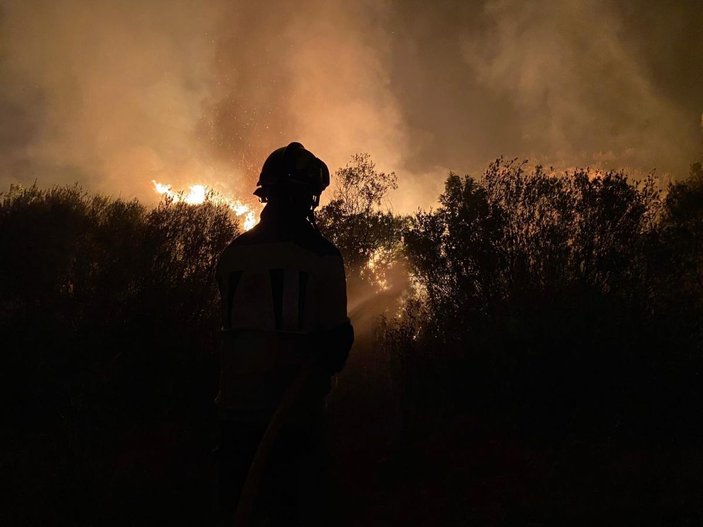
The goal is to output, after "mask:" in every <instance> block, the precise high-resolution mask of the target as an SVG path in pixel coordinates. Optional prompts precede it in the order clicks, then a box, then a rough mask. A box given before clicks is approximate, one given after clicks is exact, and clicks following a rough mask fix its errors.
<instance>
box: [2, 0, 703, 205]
mask: <svg viewBox="0 0 703 527" xmlns="http://www.w3.org/2000/svg"><path fill="white" fill-rule="evenodd" d="M702 24H703V11H702V10H700V9H699V7H698V5H697V3H696V2H690V3H676V4H671V3H667V2H663V1H662V2H655V1H647V2H638V3H637V4H636V5H635V4H633V3H631V2H624V1H605V0H594V1H591V2H577V1H575V0H568V1H564V2H522V1H517V0H487V1H484V2H463V1H459V0H444V1H441V2H433V3H427V2H420V1H417V0H405V1H403V2H400V1H395V2H391V1H384V2H371V1H370V0H368V1H361V2H343V1H341V0H330V1H323V0H302V1H300V2H295V3H292V2H285V1H282V0H277V1H261V2H244V1H237V2H227V1H224V0H215V1H210V2H201V1H194V0H152V1H149V2H136V1H130V0H104V1H101V2H89V1H87V0H58V1H53V2H50V1H30V0H10V1H5V2H4V3H3V4H2V8H1V11H0V78H1V79H2V82H1V83H0V189H1V190H6V189H7V188H8V186H9V184H11V183H22V184H25V185H26V184H31V183H32V182H33V181H35V180H36V181H37V182H38V183H39V184H40V185H43V186H46V185H51V184H54V183H67V182H73V181H78V182H80V183H81V184H83V185H84V186H86V187H87V188H89V189H90V190H98V191H103V192H109V193H111V194H116V195H121V196H124V197H139V198H141V199H146V200H153V199H155V198H156V195H155V194H154V192H153V189H152V186H151V181H152V180H158V181H163V182H166V183H169V184H172V185H173V186H174V187H175V188H178V187H185V186H187V185H189V184H195V183H199V184H207V185H210V186H212V187H214V188H216V189H219V190H221V191H223V192H226V193H230V194H235V195H237V196H241V197H244V198H246V197H247V196H249V195H250V193H251V190H252V187H253V185H254V184H255V181H256V176H257V171H258V169H259V167H260V165H261V163H262V162H263V159H264V158H265V156H266V155H267V154H268V153H269V152H270V151H271V150H273V149H274V148H277V147H279V146H281V145H284V144H286V143H288V142H290V141H293V140H297V141H301V142H302V143H303V144H305V145H306V146H307V147H308V148H310V149H311V150H312V151H313V152H315V153H316V154H317V155H319V156H320V157H321V158H323V159H324V160H326V161H327V162H328V164H329V165H330V167H331V168H332V169H335V168H337V167H340V166H342V165H343V164H344V163H345V162H346V161H347V159H348V157H349V156H350V155H351V154H352V153H355V152H369V153H371V154H372V156H373V157H374V159H375V160H376V162H377V164H378V166H379V168H381V169H382V170H395V171H396V173H397V174H398V177H399V186H400V188H399V190H398V191H397V192H396V193H395V195H394V196H393V197H392V200H393V203H394V205H395V207H396V208H397V209H399V210H402V211H412V210H414V209H415V208H416V207H418V206H427V205H429V204H431V203H432V202H433V201H434V200H435V199H436V197H437V194H438V192H439V191H440V189H441V187H442V183H443V180H444V178H445V177H446V175H447V171H448V170H454V171H457V172H469V173H473V174H478V173H480V170H481V169H482V168H483V167H484V166H485V165H486V163H487V162H488V161H490V160H491V159H493V158H495V157H496V156H498V155H501V154H502V155H505V156H508V157H513V156H517V157H523V158H529V159H530V160H532V161H534V162H541V163H546V164H551V165H554V166H557V167H559V166H574V165H590V166H593V167H596V168H626V169H629V170H631V171H633V172H635V173H637V172H647V171H650V170H652V169H655V168H656V169H657V170H658V172H659V173H664V174H667V173H669V174H672V175H673V176H674V177H680V176H682V175H684V174H685V173H686V169H687V166H688V165H689V164H690V163H691V162H693V161H696V160H698V159H700V158H701V157H703V152H702V145H703V141H701V129H700V118H701V110H703V101H702V100H701V95H700V71H701V70H700V65H701V64H703V40H702V39H700V37H699V28H700V27H701V26H702Z"/></svg>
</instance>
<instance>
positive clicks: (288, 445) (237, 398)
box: [216, 143, 354, 525]
mask: <svg viewBox="0 0 703 527" xmlns="http://www.w3.org/2000/svg"><path fill="white" fill-rule="evenodd" d="M329 181H330V175H329V171H328V169H327V166H326V165H325V163H324V162H322V161H321V160H320V159H318V158H317V157H315V156H314V155H313V154H312V153H311V152H309V151H308V150H306V149H305V148H304V147H303V145H301V144H300V143H290V144H289V145H288V146H286V147H283V148H279V149H277V150H275V151H274V152H273V153H271V155H269V157H268V158H267V159H266V161H265V163H264V165H263V167H262V170H261V176H260V178H259V182H258V184H257V189H256V191H255V192H254V194H255V195H257V196H258V197H259V198H260V199H261V201H262V202H263V203H265V204H266V205H265V207H264V209H263V211H262V213H261V221H260V222H259V224H258V225H256V226H255V227H254V228H253V229H251V230H250V231H248V232H245V233H244V234H241V235H240V236H238V237H237V238H235V239H234V240H233V241H232V243H230V245H229V246H228V247H227V248H226V249H225V251H224V252H223V253H222V255H221V256H220V259H219V262H218V266H217V281H218V285H219V289H220V296H221V306H222V330H223V346H222V349H221V352H220V364H221V371H220V386H219V393H218V395H217V399H216V403H217V405H218V407H219V411H220V413H221V421H220V423H221V438H220V514H221V516H222V518H232V517H233V516H232V515H233V514H234V511H235V509H236V507H237V504H239V505H238V507H239V508H238V509H236V511H237V517H238V518H239V519H238V523H240V524H246V523H250V522H252V523H253V522H254V519H253V516H252V514H253V512H252V511H258V516H259V517H261V516H262V515H264V516H265V520H264V521H265V523H266V524H267V525H277V524H285V525H295V524H296V523H298V522H302V520H301V518H300V513H301V503H303V502H304V501H305V498H306V495H307V498H309V497H310V493H311V492H312V491H311V490H310V489H311V488H312V487H314V484H311V485H308V487H310V488H305V487H306V485H305V484H304V483H303V481H304V480H305V474H304V473H305V469H306V468H308V469H309V468H310V467H309V466H308V467H306V466H305V465H306V463H308V460H309V459H312V458H313V457H314V456H312V457H311V453H314V452H315V450H316V449H317V448H318V443H319V428H320V426H319V425H320V421H321V416H322V410H323V407H324V397H325V395H326V394H327V392H328V391H329V389H330V379H331V377H332V376H333V375H334V374H335V373H337V372H339V371H340V370H341V369H342V368H343V366H344V363H345V361H346V358H347V354H348V352H349V349H350V347H351V344H352V342H353V339H354V333H353V329H352V326H351V324H350V322H349V318H348V317H347V298H346V281H345V275H344V265H343V262H342V258H341V255H340V253H339V251H338V250H337V248H336V247H335V246H334V245H333V244H332V243H331V242H329V241H328V240H326V239H325V238H324V237H323V236H322V235H321V234H320V232H319V231H318V229H317V226H316V224H315V218H314V209H315V208H316V207H317V205H318V204H319V201H320V194H321V193H322V191H323V190H324V189H325V188H326V187H327V186H328V185H329ZM262 459H265V460H267V461H262ZM308 472H311V471H310V470H308ZM312 472H314V470H313V471H312ZM259 482H260V484H259ZM319 499H320V500H321V501H322V500H323V498H322V497H321V496H320V497H319ZM308 501H309V500H308ZM319 505H320V508H324V505H325V504H324V503H320V504H319ZM313 508H314V507H313ZM242 518H244V519H242ZM310 521H311V520H307V521H306V524H310Z"/></svg>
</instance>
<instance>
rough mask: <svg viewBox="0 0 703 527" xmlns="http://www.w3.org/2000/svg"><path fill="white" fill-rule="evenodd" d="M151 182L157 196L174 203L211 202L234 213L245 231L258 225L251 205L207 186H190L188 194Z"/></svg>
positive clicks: (166, 185)
mask: <svg viewBox="0 0 703 527" xmlns="http://www.w3.org/2000/svg"><path fill="white" fill-rule="evenodd" d="M151 182H152V184H153V185H154V190H155V191H156V193H157V194H160V195H162V196H167V197H168V198H169V199H172V200H173V201H174V203H179V202H183V203H187V204H188V205H200V204H201V203H205V201H210V202H212V203H215V204H217V205H226V206H227V207H229V208H230V210H231V211H232V212H234V214H235V216H237V217H238V218H240V220H241V224H242V227H243V228H244V230H245V231H248V230H249V229H251V228H252V227H253V226H254V225H256V224H257V223H258V220H257V219H256V212H254V211H253V210H252V208H251V207H250V206H249V205H247V204H245V203H242V202H241V201H239V200H237V199H232V198H228V197H226V196H222V195H221V194H219V193H217V192H215V191H213V190H212V189H211V188H210V187H208V186H206V185H190V186H189V188H188V192H186V191H175V190H173V188H172V186H171V185H168V184H166V183H159V182H158V181H154V180H152V181H151Z"/></svg>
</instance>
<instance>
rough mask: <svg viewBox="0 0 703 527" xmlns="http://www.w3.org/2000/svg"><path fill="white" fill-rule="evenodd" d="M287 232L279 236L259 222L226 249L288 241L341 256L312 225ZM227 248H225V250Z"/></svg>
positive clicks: (306, 248)
mask: <svg viewBox="0 0 703 527" xmlns="http://www.w3.org/2000/svg"><path fill="white" fill-rule="evenodd" d="M287 234H288V235H284V236H281V235H280V233H277V232H275V231H271V230H269V229H266V228H264V227H263V226H262V225H261V224H259V225H257V226H256V227H254V228H253V229H251V230H250V231H247V232H244V233H242V234H240V235H239V236H237V237H236V238H234V240H232V241H231V242H230V244H229V245H228V246H227V249H234V248H238V247H244V246H247V245H258V244H265V243H283V242H290V243H294V244H295V245H298V246H299V247H301V248H303V249H305V250H308V251H311V252H313V253H315V254H316V255H318V256H338V257H341V253H340V252H339V249H337V247H336V246H335V245H334V244H333V243H332V242H331V241H329V240H328V239H327V238H325V237H324V236H322V234H320V233H319V232H318V231H317V230H315V229H314V228H313V227H312V226H310V227H309V228H304V229H299V230H297V232H293V233H287ZM227 249H225V251H226V250H227Z"/></svg>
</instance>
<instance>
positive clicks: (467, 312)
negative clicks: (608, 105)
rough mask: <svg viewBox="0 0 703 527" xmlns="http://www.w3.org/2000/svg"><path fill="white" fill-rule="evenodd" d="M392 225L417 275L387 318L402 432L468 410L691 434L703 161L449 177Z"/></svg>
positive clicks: (697, 371)
mask: <svg viewBox="0 0 703 527" xmlns="http://www.w3.org/2000/svg"><path fill="white" fill-rule="evenodd" d="M440 203H441V205H440V207H439V208H438V209H437V210H434V211H431V212H427V213H420V214H417V215H416V216H414V217H412V218H411V219H410V220H409V222H408V224H407V226H406V227H405V228H404V229H403V240H404V250H405V253H404V254H405V255H406V257H407V258H408V260H409V262H410V268H411V269H412V272H413V273H414V277H415V280H416V282H417V284H418V287H417V289H416V290H415V291H414V293H412V294H411V295H409V297H408V299H407V302H406V304H405V307H404V309H403V311H402V317H401V318H400V320H393V321H391V322H390V323H387V324H386V325H385V334H384V342H385V346H387V347H389V348H390V349H391V350H392V355H393V357H394V359H395V363H396V372H397V374H398V376H399V378H400V383H399V384H400V386H401V387H402V403H403V410H404V416H405V419H406V425H407V427H408V431H412V430H413V429H414V428H418V427H419V430H420V433H422V432H423V431H426V430H428V429H431V426H432V425H433V424H435V423H436V422H437V420H438V419H443V418H447V417H449V418H451V416H456V415H462V414H469V415H477V416H480V417H481V419H482V420H485V421H488V422H492V423H495V424H499V425H501V426H506V427H508V428H510V429H512V430H514V431H519V432H525V433H528V434H532V433H536V434H544V433H547V434H548V436H550V437H569V436H570V437H584V436H585V437H588V436H589V435H601V436H607V435H613V434H615V435H621V436H627V435H628V434H629V435H634V436H638V437H655V436H657V437H659V438H662V437H663V438H673V437H678V438H682V437H689V438H692V437H694V436H693V435H691V433H693V432H697V431H698V430H699V428H700V424H699V416H698V409H699V408H700V407H701V404H703V386H702V385H701V381H700V379H701V374H703V355H702V354H701V353H702V352H703V348H702V346H701V344H703V340H702V337H703V334H702V333H701V329H702V325H701V321H702V320H703V318H702V317H701V315H703V312H702V311H701V308H702V307H703V303H702V301H703V252H702V251H703V245H702V244H701V242H703V237H702V236H703V230H702V229H703V171H701V165H700V164H695V165H693V167H692V168H691V173H690V177H689V179H688V180H686V181H685V182H682V183H677V184H674V185H671V186H670V187H669V188H668V189H666V192H661V191H660V190H659V189H658V188H657V186H656V184H655V181H654V180H653V179H652V178H649V179H647V180H645V181H641V182H633V181H631V180H629V179H628V178H627V176H626V175H625V174H623V173H621V172H607V173H604V174H598V175H593V174H591V173H589V172H588V171H586V170H576V171H574V172H571V173H569V174H563V175H560V176H554V175H551V174H548V173H547V172H546V171H545V169H544V168H542V167H536V168H528V167H527V166H526V165H525V164H523V163H518V162H516V161H508V162H506V161H503V160H498V161H496V162H495V163H493V164H492V165H491V166H490V167H489V168H488V170H487V171H486V172H485V174H484V176H483V178H481V179H480V180H476V179H474V178H471V177H468V176H467V177H460V176H457V175H451V176H450V177H449V179H448V180H447V182H446V187H445V191H444V193H443V194H442V196H441V198H440Z"/></svg>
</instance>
